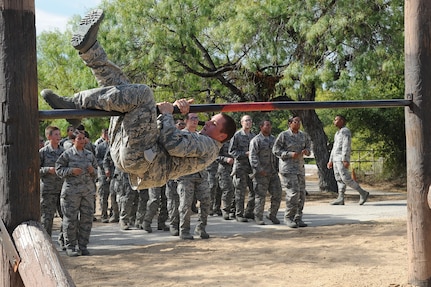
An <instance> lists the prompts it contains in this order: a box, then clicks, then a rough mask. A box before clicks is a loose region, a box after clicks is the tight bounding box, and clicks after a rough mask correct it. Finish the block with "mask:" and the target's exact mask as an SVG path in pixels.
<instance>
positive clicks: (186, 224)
mask: <svg viewBox="0 0 431 287" xmlns="http://www.w3.org/2000/svg"><path fill="white" fill-rule="evenodd" d="M185 122H186V128H185V129H183V130H181V132H182V133H184V134H185V135H192V136H197V135H198V133H197V132H196V128H197V126H198V123H199V118H198V116H197V114H195V113H189V114H187V116H186V119H185ZM177 182H178V186H177V191H178V194H179V197H180V205H179V207H178V211H179V216H180V225H179V227H180V238H181V239H193V235H191V234H190V216H191V213H192V209H191V207H192V203H193V199H194V196H195V197H196V199H197V200H198V201H199V203H200V212H199V223H198V225H197V226H196V228H195V234H196V235H198V236H200V237H201V238H202V239H208V238H209V235H208V233H207V232H206V230H205V228H206V225H207V219H208V213H209V209H210V200H211V199H210V196H211V195H210V190H209V185H208V172H207V171H206V170H205V169H202V170H201V171H199V172H196V173H192V174H188V175H185V176H181V177H179V178H178V180H177Z"/></svg>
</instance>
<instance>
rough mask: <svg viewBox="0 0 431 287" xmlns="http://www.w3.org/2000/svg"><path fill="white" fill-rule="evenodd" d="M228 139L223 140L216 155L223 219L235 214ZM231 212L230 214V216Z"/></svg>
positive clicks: (231, 163) (231, 159) (231, 160)
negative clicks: (226, 140)
mask: <svg viewBox="0 0 431 287" xmlns="http://www.w3.org/2000/svg"><path fill="white" fill-rule="evenodd" d="M229 145H230V141H228V142H225V143H224V144H223V146H222V147H221V149H220V152H219V155H218V157H217V162H218V169H217V178H218V183H219V186H220V192H221V194H222V195H221V201H222V203H223V209H222V215H223V219H225V220H230V219H232V218H233V217H234V216H235V214H234V213H233V210H234V209H235V208H234V197H235V189H234V186H233V182H232V176H231V174H232V166H233V163H234V158H233V157H231V156H230V155H229ZM231 213H232V216H230V215H231Z"/></svg>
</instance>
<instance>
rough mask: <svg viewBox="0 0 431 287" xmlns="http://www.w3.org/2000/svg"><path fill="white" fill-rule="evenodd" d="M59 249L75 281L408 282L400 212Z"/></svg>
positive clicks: (401, 286) (323, 199)
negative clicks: (387, 217) (75, 251)
mask: <svg viewBox="0 0 431 287" xmlns="http://www.w3.org/2000/svg"><path fill="white" fill-rule="evenodd" d="M328 196H329V199H330V198H331V196H332V195H328V194H324V193H323V194H319V195H310V196H309V197H308V198H307V203H306V204H323V203H326V204H327V202H328ZM390 199H391V198H390V196H389V197H388V196H384V198H379V197H373V198H371V200H372V201H377V200H390ZM394 199H397V200H398V199H400V197H399V195H397V196H394ZM281 208H284V206H282V207H281ZM96 224H98V223H96ZM143 236H145V234H143ZM61 256H62V259H64V264H65V266H66V268H67V269H68V271H69V273H70V274H71V276H72V278H73V279H74V282H75V284H76V285H77V286H80V287H81V286H223V287H228V286H235V287H238V286H291V287H295V286H298V287H299V286H301V287H304V286H319V287H321V286H331V287H332V286H343V287H348V286H351V287H364V286H376V287H377V286H378V287H382V286H390V287H406V286H409V285H408V284H407V268H408V265H407V238H406V221H405V220H394V221H373V222H366V223H360V224H346V225H334V226H320V227H307V228H300V229H286V230H273V231H265V232H260V233H252V234H244V235H237V236H232V237H215V238H210V239H209V240H201V239H196V240H193V241H182V240H178V241H172V242H167V243H158V244H150V245H143V246H131V247H130V248H129V249H128V250H126V251H124V250H121V251H119V250H98V251H97V252H95V253H93V254H92V255H91V256H86V257H83V256H81V257H75V258H69V257H67V256H65V254H64V252H62V253H61Z"/></svg>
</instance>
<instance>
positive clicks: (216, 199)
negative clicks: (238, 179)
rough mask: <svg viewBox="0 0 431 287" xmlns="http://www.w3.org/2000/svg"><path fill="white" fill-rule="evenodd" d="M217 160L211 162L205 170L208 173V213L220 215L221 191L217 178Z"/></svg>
mask: <svg viewBox="0 0 431 287" xmlns="http://www.w3.org/2000/svg"><path fill="white" fill-rule="evenodd" d="M217 169H218V162H217V160H216V161H214V162H213V163H211V164H210V165H209V166H208V167H207V168H206V171H207V173H208V186H209V190H210V200H211V201H210V211H209V215H213V214H216V215H221V210H220V205H221V192H220V188H219V184H218V178H217Z"/></svg>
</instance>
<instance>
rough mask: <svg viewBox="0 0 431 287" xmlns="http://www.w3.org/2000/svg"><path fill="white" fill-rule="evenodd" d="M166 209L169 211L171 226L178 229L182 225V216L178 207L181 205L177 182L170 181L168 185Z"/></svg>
mask: <svg viewBox="0 0 431 287" xmlns="http://www.w3.org/2000/svg"><path fill="white" fill-rule="evenodd" d="M165 192H166V207H167V210H168V217H169V225H170V226H172V227H174V228H176V229H178V228H179V224H180V215H179V212H178V207H179V205H180V197H179V195H178V192H177V182H176V181H175V180H169V181H168V182H167V183H166V191H165Z"/></svg>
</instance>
